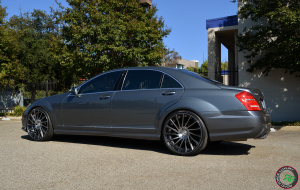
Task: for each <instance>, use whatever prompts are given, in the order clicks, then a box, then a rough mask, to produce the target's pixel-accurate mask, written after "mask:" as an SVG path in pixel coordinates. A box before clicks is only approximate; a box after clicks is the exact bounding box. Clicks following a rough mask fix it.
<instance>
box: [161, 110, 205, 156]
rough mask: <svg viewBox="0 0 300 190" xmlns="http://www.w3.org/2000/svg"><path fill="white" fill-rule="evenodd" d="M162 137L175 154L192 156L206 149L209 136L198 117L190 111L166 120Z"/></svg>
mask: <svg viewBox="0 0 300 190" xmlns="http://www.w3.org/2000/svg"><path fill="white" fill-rule="evenodd" d="M162 136H163V141H164V143H165V145H166V147H167V148H168V149H169V150H171V151H172V152H173V153H175V154H178V155H185V156H191V155H196V154H198V153H199V152H201V151H202V150H203V149H204V148H205V146H206V144H207V136H208V135H207V130H206V127H205V125H204V123H203V122H202V120H201V119H200V117H199V116H198V115H196V114H194V113H193V112H189V111H177V112H175V113H172V114H171V115H170V116H169V117H168V118H167V119H166V121H165V123H164V126H163V131H162Z"/></svg>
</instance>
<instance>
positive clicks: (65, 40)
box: [0, 0, 171, 101]
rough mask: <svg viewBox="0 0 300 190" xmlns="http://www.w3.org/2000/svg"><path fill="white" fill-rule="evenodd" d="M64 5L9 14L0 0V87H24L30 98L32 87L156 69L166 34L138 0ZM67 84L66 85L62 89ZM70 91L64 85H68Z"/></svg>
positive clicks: (153, 10)
mask: <svg viewBox="0 0 300 190" xmlns="http://www.w3.org/2000/svg"><path fill="white" fill-rule="evenodd" d="M67 2H68V4H69V7H62V6H61V5H60V6H59V7H60V8H59V9H57V10H53V9H52V11H51V12H50V13H47V12H45V11H42V10H33V11H32V12H30V13H29V12H27V13H23V14H20V15H14V16H12V17H11V18H10V19H9V20H7V18H6V16H7V14H6V8H5V7H2V6H1V1H0V86H2V88H3V87H6V86H7V85H9V86H11V87H13V88H14V89H22V88H23V89H24V87H25V86H26V88H27V91H30V93H31V101H34V100H35V99H36V95H37V90H38V89H37V86H38V85H39V83H43V82H45V81H57V84H58V89H57V90H58V91H62V90H63V88H65V87H66V85H62V84H65V83H64V82H65V81H76V80H79V79H88V78H91V77H92V76H95V75H97V74H99V73H101V72H104V71H107V70H111V69H116V68H121V67H132V66H159V65H161V63H162V61H163V60H164V57H165V56H166V55H168V54H169V52H170V51H169V50H168V49H167V48H166V46H165V45H164V43H163V38H164V37H166V36H167V35H168V34H169V33H170V32H171V31H170V29H168V28H166V27H165V24H164V20H163V19H162V18H158V17H157V16H156V12H157V8H156V7H155V6H154V5H153V6H152V7H143V6H141V5H140V4H139V0H67ZM67 86H68V85H67ZM68 87H70V85H69V86H68Z"/></svg>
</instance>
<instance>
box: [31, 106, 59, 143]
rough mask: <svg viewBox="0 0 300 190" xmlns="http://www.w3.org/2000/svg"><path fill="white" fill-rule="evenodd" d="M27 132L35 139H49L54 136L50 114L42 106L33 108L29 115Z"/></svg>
mask: <svg viewBox="0 0 300 190" xmlns="http://www.w3.org/2000/svg"><path fill="white" fill-rule="evenodd" d="M26 127H27V133H28V135H29V136H30V138H31V139H32V140H34V141H47V140H51V139H52V137H53V127H52V123H51V119H50V117H49V114H48V113H47V112H46V111H45V110H44V109H42V108H39V107H37V108H33V109H32V110H30V112H29V113H28V116H27V124H26Z"/></svg>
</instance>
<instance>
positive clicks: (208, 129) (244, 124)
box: [22, 67, 271, 156]
mask: <svg viewBox="0 0 300 190" xmlns="http://www.w3.org/2000/svg"><path fill="white" fill-rule="evenodd" d="M22 125H23V126H22V129H23V130H25V131H26V132H27V133H28V135H29V136H30V138H31V139H32V140H35V141H46V140H50V139H51V138H52V137H53V135H55V134H68V135H98V136H114V137H124V138H138V139H150V140H162V141H163V142H164V144H165V146H166V147H167V148H168V149H169V150H170V151H171V152H172V153H174V154H177V155H186V156H188V155H196V154H198V153H199V152H201V151H202V150H203V149H204V148H205V147H206V145H207V144H208V143H210V142H219V141H224V140H226V141H234V140H246V139H248V138H265V137H266V136H267V135H268V133H269V131H270V126H271V124H270V115H269V114H268V113H267V112H266V106H265V103H264V96H263V94H262V92H261V91H260V90H257V89H246V88H239V87H233V86H225V85H223V84H221V83H219V82H217V81H214V80H210V79H208V78H205V77H203V76H201V75H199V74H197V73H194V72H190V71H187V70H180V69H173V68H165V67H135V68H124V69H116V70H112V71H108V72H105V73H102V74H99V75H98V76H95V77H94V78H92V79H90V80H88V81H87V82H85V83H83V84H82V85H80V86H78V87H76V88H72V89H71V90H70V92H67V93H64V94H60V95H55V96H50V97H46V98H43V99H40V100H38V101H36V102H34V103H33V104H31V105H30V106H29V107H28V108H27V109H26V111H25V112H24V114H23V118H22Z"/></svg>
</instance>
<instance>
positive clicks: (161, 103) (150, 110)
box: [112, 70, 183, 134]
mask: <svg viewBox="0 0 300 190" xmlns="http://www.w3.org/2000/svg"><path fill="white" fill-rule="evenodd" d="M182 94H183V87H182V85H181V84H179V82H177V81H176V80H175V79H174V78H172V77H171V76H169V75H167V74H164V73H162V72H160V71H155V70H128V72H127V75H126V78H125V80H124V83H123V87H122V89H121V91H116V93H115V94H114V98H113V102H112V110H113V115H112V128H113V131H115V132H124V133H153V134H155V133H156V123H157V120H158V116H159V114H160V113H159V112H160V111H161V110H163V109H164V107H165V108H167V107H169V106H171V105H173V104H175V103H176V102H177V101H178V100H179V99H180V97H181V96H182Z"/></svg>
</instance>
